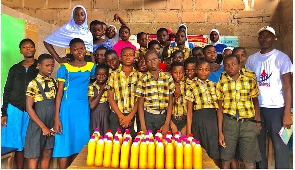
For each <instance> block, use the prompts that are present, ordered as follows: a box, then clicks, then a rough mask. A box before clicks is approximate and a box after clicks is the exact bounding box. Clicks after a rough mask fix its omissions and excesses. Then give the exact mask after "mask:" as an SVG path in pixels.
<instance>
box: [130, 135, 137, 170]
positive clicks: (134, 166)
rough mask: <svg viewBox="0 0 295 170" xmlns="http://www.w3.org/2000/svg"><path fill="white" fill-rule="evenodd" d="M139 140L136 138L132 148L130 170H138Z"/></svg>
mask: <svg viewBox="0 0 295 170" xmlns="http://www.w3.org/2000/svg"><path fill="white" fill-rule="evenodd" d="M138 157H139V138H135V139H134V142H133V143H132V146H131V155H130V169H138Z"/></svg>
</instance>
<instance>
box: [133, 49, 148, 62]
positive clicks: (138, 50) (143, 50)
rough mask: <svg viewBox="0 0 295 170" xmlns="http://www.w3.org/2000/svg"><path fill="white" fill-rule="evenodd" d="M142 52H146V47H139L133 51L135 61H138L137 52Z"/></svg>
mask: <svg viewBox="0 0 295 170" xmlns="http://www.w3.org/2000/svg"><path fill="white" fill-rule="evenodd" d="M141 52H143V53H146V52H147V48H146V47H140V48H139V49H137V50H136V51H135V61H138V59H139V54H140V53H141Z"/></svg>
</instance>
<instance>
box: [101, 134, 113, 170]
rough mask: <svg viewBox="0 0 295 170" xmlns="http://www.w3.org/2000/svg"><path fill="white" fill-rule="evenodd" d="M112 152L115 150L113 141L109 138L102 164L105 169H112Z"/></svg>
mask: <svg viewBox="0 0 295 170" xmlns="http://www.w3.org/2000/svg"><path fill="white" fill-rule="evenodd" d="M112 150H113V142H112V139H111V138H110V137H108V139H107V141H106V143H105V148H104V156H103V163H102V165H103V167H105V168H109V167H111V160H112Z"/></svg>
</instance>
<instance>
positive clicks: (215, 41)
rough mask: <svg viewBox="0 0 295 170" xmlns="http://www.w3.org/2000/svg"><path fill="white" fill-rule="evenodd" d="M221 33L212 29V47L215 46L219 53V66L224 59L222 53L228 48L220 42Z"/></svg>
mask: <svg viewBox="0 0 295 170" xmlns="http://www.w3.org/2000/svg"><path fill="white" fill-rule="evenodd" d="M219 36H220V34H219V31H218V30H217V29H215V28H214V29H212V30H211V31H210V41H211V43H210V45H213V46H215V48H216V52H217V60H216V62H217V63H218V64H220V63H221V62H222V60H223V57H222V53H223V50H224V49H225V48H226V47H227V45H225V44H222V43H221V42H220V41H219Z"/></svg>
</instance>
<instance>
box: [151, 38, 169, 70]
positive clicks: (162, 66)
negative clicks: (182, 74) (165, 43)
mask: <svg viewBox="0 0 295 170" xmlns="http://www.w3.org/2000/svg"><path fill="white" fill-rule="evenodd" d="M148 50H153V51H154V52H155V53H156V54H157V55H158V56H159V58H160V62H159V68H160V69H161V70H162V71H164V72H166V71H167V67H168V63H167V60H166V61H164V58H162V57H163V56H162V54H161V44H160V43H159V41H157V40H152V41H150V42H149V43H148Z"/></svg>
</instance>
